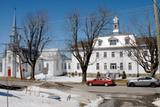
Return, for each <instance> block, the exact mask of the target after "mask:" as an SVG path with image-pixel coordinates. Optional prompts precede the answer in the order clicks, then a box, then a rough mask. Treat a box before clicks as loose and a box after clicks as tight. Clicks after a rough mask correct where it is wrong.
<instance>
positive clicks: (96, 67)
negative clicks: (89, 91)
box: [70, 17, 145, 74]
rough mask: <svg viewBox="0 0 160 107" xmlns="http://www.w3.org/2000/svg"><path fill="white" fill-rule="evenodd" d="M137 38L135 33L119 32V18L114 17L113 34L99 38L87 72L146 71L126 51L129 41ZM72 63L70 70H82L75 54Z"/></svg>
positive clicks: (130, 72) (128, 72)
mask: <svg viewBox="0 0 160 107" xmlns="http://www.w3.org/2000/svg"><path fill="white" fill-rule="evenodd" d="M135 40H136V38H135V35H134V34H126V33H120V32H119V19H118V17H114V19H113V32H112V34H111V35H106V36H102V37H98V38H97V41H96V44H95V46H94V50H93V53H92V55H91V58H90V64H89V66H88V69H87V73H89V74H90V73H91V74H92V73H97V72H100V73H104V74H106V73H116V74H117V73H118V74H119V73H122V72H123V71H125V72H126V73H127V74H137V73H142V74H143V73H145V72H144V70H143V68H142V67H141V66H140V65H138V64H137V63H136V62H135V61H133V60H131V59H130V58H129V56H128V53H127V51H126V49H127V47H128V46H129V42H131V41H133V42H134V41H135ZM71 65H72V66H71V70H70V72H75V71H76V72H81V68H80V64H79V62H78V61H77V59H76V58H75V57H74V56H73V55H72V64H71Z"/></svg>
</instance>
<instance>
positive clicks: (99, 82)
mask: <svg viewBox="0 0 160 107" xmlns="http://www.w3.org/2000/svg"><path fill="white" fill-rule="evenodd" d="M86 84H87V85H89V86H92V85H104V86H110V85H116V84H115V82H114V80H112V79H111V78H97V79H93V80H89V81H87V82H86Z"/></svg>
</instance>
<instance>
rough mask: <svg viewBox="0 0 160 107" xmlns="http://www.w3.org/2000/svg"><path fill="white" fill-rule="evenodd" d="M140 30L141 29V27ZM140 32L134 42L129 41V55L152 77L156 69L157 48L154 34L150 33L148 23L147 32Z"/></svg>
mask: <svg viewBox="0 0 160 107" xmlns="http://www.w3.org/2000/svg"><path fill="white" fill-rule="evenodd" d="M141 31H142V29H141ZM143 32H144V33H142V32H141V33H140V34H141V36H140V37H136V41H135V42H133V41H132V42H131V43H130V46H131V47H132V48H129V50H128V52H129V54H130V55H129V57H130V58H131V59H132V60H134V61H136V62H137V63H138V64H139V65H140V66H141V67H142V68H143V69H144V71H145V72H146V73H150V74H151V76H152V77H154V76H155V73H156V71H157V69H158V63H159V61H158V48H157V39H156V36H154V35H152V34H151V28H150V24H148V28H147V32H145V31H144V30H143Z"/></svg>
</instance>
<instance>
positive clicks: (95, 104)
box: [85, 96, 104, 107]
mask: <svg viewBox="0 0 160 107" xmlns="http://www.w3.org/2000/svg"><path fill="white" fill-rule="evenodd" d="M103 102H104V98H103V97H101V96H99V97H98V98H97V99H96V100H91V101H90V103H88V104H87V105H86V106H85V107H98V105H100V104H101V103H103Z"/></svg>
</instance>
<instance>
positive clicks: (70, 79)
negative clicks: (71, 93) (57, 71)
mask: <svg viewBox="0 0 160 107" xmlns="http://www.w3.org/2000/svg"><path fill="white" fill-rule="evenodd" d="M35 77H36V79H38V80H46V81H54V82H75V83H80V82H82V77H79V76H74V77H69V76H49V75H47V76H45V75H44V74H43V73H41V74H38V75H36V76H35ZM89 79H93V78H87V80H89Z"/></svg>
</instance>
